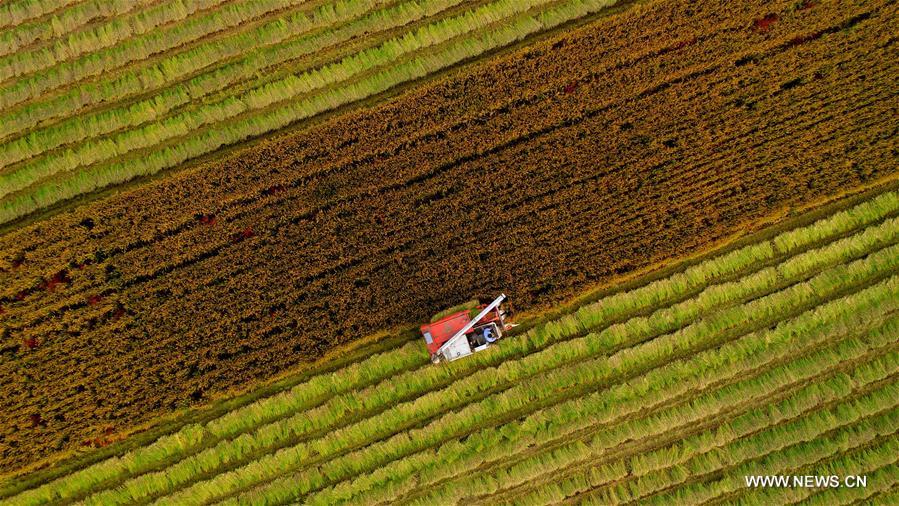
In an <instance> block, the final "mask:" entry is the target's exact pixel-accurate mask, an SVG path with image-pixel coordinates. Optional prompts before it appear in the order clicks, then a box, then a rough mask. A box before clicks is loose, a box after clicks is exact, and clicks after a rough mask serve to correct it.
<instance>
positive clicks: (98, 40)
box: [0, 0, 225, 82]
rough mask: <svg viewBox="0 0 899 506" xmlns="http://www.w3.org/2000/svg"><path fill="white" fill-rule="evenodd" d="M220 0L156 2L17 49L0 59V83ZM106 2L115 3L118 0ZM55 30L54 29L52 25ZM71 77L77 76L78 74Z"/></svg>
mask: <svg viewBox="0 0 899 506" xmlns="http://www.w3.org/2000/svg"><path fill="white" fill-rule="evenodd" d="M223 1H225V0H180V1H177V2H166V3H162V4H157V5H155V6H152V7H150V8H149V9H147V10H143V11H138V12H137V13H134V14H130V15H125V16H122V17H115V18H113V19H111V20H109V21H107V22H105V23H101V24H99V25H95V26H91V27H90V28H89V29H87V30H84V31H77V32H74V33H70V34H68V35H66V36H64V37H61V38H58V39H55V40H54V41H53V42H51V43H50V44H47V45H44V46H42V47H39V48H36V49H33V50H22V51H17V52H15V53H13V54H11V55H9V56H5V57H2V58H0V82H2V81H5V80H7V79H9V78H11V77H16V76H21V75H25V74H33V73H35V72H38V71H41V70H44V69H46V68H48V67H52V66H54V65H56V64H58V63H61V62H64V61H66V60H70V59H72V58H76V57H78V56H81V55H83V54H85V53H92V52H96V51H98V50H100V49H103V48H106V47H109V46H112V45H114V44H117V43H121V42H123V41H126V40H128V39H130V38H134V37H136V36H139V35H142V34H144V33H146V32H149V31H151V30H153V29H155V28H156V27H159V26H162V25H165V24H169V23H176V22H179V21H182V20H184V19H185V18H187V17H189V16H192V15H193V14H194V13H196V12H198V11H201V10H206V9H210V8H212V7H215V6H217V5H218V4H220V3H222V2H223ZM109 3H110V5H115V4H118V3H119V2H109ZM103 10H104V11H107V12H110V11H111V12H115V11H116V10H117V9H116V8H115V7H111V8H108V9H103ZM111 12H110V13H111ZM69 19H70V18H67V17H64V18H62V19H61V20H60V19H58V18H57V20H56V23H57V24H58V27H59V28H58V29H59V30H65V27H67V26H71V24H73V22H72V21H69ZM51 24H52V23H51ZM54 29H57V28H56V27H55V26H54ZM73 77H74V78H75V79H77V78H78V77H77V74H75V75H74V76H73ZM71 78H72V77H70V78H69V79H71Z"/></svg>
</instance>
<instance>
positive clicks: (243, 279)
mask: <svg viewBox="0 0 899 506" xmlns="http://www.w3.org/2000/svg"><path fill="white" fill-rule="evenodd" d="M793 5H794V4H793V3H792V2H761V1H759V2H753V3H737V4H734V3H732V2H690V1H687V0H674V1H670V2H657V3H650V4H648V5H647V6H646V8H645V9H642V10H641V11H640V12H639V13H633V12H625V13H623V14H621V15H619V16H615V17H611V18H606V19H602V20H599V21H597V22H595V23H593V24H592V25H590V26H587V27H584V28H582V29H579V30H577V31H574V32H572V33H571V34H568V35H565V36H558V37H555V38H554V39H550V40H547V41H545V42H541V43H539V44H536V45H534V46H532V47H529V48H526V49H523V50H520V51H518V52H516V53H513V54H511V55H509V56H503V57H500V58H497V59H496V60H495V61H492V62H490V63H485V64H482V65H479V66H477V67H475V68H474V70H472V71H471V72H468V73H463V74H459V75H456V76H455V77H452V78H447V79H445V80H442V81H439V82H436V83H433V84H429V85H426V86H423V87H422V88H420V89H417V90H415V91H410V92H408V93H406V94H405V95H403V96H401V97H398V98H396V99H394V100H392V101H390V102H389V103H386V104H384V105H381V106H379V107H376V108H373V109H371V110H367V111H362V112H357V113H348V114H346V115H344V116H342V117H338V118H335V119H332V120H329V121H327V122H324V123H323V124H321V125H319V126H316V127H313V128H310V129H309V130H308V131H305V132H303V133H299V134H296V135H293V136H291V137H286V138H284V139H280V140H277V141H272V142H268V143H265V144H262V145H260V146H257V147H255V148H253V149H250V150H248V151H246V152H244V153H242V154H240V155H239V156H238V157H236V158H234V159H232V160H227V161H223V162H217V163H209V164H207V165H204V166H201V167H199V168H196V169H191V170H187V171H184V172H182V173H179V174H176V175H172V176H170V177H169V178H165V179H162V180H159V181H156V182H154V183H152V184H148V185H146V186H145V187H143V188H141V189H139V190H135V191H132V192H128V193H127V194H120V195H113V196H109V197H107V198H105V199H104V200H101V201H98V202H96V203H93V204H90V205H86V206H83V207H82V208H79V209H76V210H74V211H73V212H72V213H69V214H61V215H58V216H56V217H54V218H52V219H49V220H47V221H44V222H39V223H36V224H33V225H30V226H28V227H25V228H23V229H21V230H17V231H15V232H11V233H9V234H7V235H5V236H4V237H2V238H0V259H2V261H3V262H4V264H6V265H9V263H10V261H11V259H12V258H14V257H16V255H19V254H20V253H21V252H22V251H27V256H28V262H26V263H25V264H23V265H22V267H21V268H19V269H15V270H12V269H6V270H5V271H4V272H2V273H0V286H2V287H3V288H0V302H2V303H3V304H4V308H6V310H7V314H5V315H4V320H3V324H4V325H5V328H6V329H7V333H6V334H4V335H5V336H7V337H5V338H4V341H9V342H10V343H16V344H17V343H19V342H21V340H23V339H29V338H33V337H36V336H41V339H42V341H41V343H42V345H41V346H40V347H38V348H36V349H34V350H32V352H31V353H20V354H18V356H16V357H15V360H6V361H3V362H0V382H2V383H3V384H4V385H7V386H6V387H5V391H4V393H5V394H6V395H5V396H4V397H3V401H2V405H0V408H2V409H0V426H2V427H3V431H4V432H3V433H2V434H0V437H2V438H3V439H4V442H6V443H14V444H5V445H3V444H0V448H3V450H2V452H3V453H2V460H0V462H2V464H0V465H4V466H6V465H15V464H21V463H24V462H27V461H30V460H34V459H35V458H38V457H40V456H42V455H46V453H47V452H49V451H50V450H51V449H52V448H53V446H54V441H55V440H56V438H58V437H59V436H60V434H68V435H72V436H73V437H72V439H73V440H79V439H82V438H84V437H87V436H90V437H91V438H93V437H94V434H91V430H94V431H97V430H98V429H94V428H93V427H95V426H103V425H105V424H107V423H109V422H112V421H114V423H115V424H116V425H117V426H130V425H132V424H135V423H139V422H143V421H146V420H148V419H151V418H152V417H154V416H156V415H158V414H161V413H165V412H167V411H169V410H171V409H172V408H175V407H179V406H184V405H186V404H189V403H191V402H193V401H192V399H197V400H199V399H201V398H204V397H208V396H210V395H213V394H215V393H217V392H222V391H224V390H227V389H228V388H232V387H236V386H246V385H247V384H248V383H250V382H252V381H256V380H258V379H259V378H261V377H266V376H268V375H272V374H276V373H278V372H280V371H283V370H284V369H286V368H289V367H291V366H294V365H296V364H297V363H299V362H302V361H304V360H307V359H308V358H309V357H315V356H318V355H319V354H320V353H322V351H323V350H325V349H327V348H328V347H330V346H333V345H335V344H339V343H342V342H346V341H348V340H350V339H353V338H356V337H358V336H361V335H364V334H367V333H369V332H372V331H374V330H377V329H380V328H384V327H386V326H391V325H396V324H398V323H401V322H405V323H414V322H416V321H419V320H424V319H425V318H427V317H428V316H429V315H430V314H432V313H433V312H435V311H437V310H439V309H442V308H443V307H444V306H448V305H451V304H452V303H455V302H459V301H462V300H467V299H470V298H471V297H473V296H481V297H488V296H490V295H493V294H495V293H496V292H498V291H501V290H502V291H505V292H506V293H507V294H509V295H510V297H511V298H512V300H513V301H514V302H515V304H516V306H517V307H519V308H530V307H533V306H535V305H538V304H549V303H552V302H555V301H558V300H560V299H562V298H565V297H568V296H570V295H571V294H573V293H575V292H577V291H579V290H581V289H583V288H584V287H586V286H589V285H592V284H595V283H598V282H604V281H608V280H610V279H612V278H614V277H615V276H618V275H620V274H623V273H627V272H630V271H633V270H634V269H639V268H642V267H645V266H647V265H651V264H653V263H655V262H659V261H662V260H665V259H669V258H672V257H676V256H680V255H683V254H684V253H686V252H692V251H696V250H698V249H701V248H704V247H707V246H708V245H709V244H711V243H714V242H716V241H720V240H722V239H724V238H726V237H729V236H731V235H732V234H734V233H737V232H740V231H742V230H745V229H746V228H747V227H751V226H753V224H754V223H756V222H757V221H758V220H761V219H763V218H765V217H767V216H769V215H770V214H771V213H772V212H774V211H776V210H780V209H783V208H787V207H791V206H798V205H802V204H803V203H805V202H808V200H809V199H816V198H823V197H826V196H829V195H833V194H835V193H838V192H840V191H844V190H846V189H849V188H852V187H855V186H859V185H863V184H866V183H870V182H872V181H873V180H876V179H879V178H881V177H883V176H886V175H889V174H892V169H891V167H893V165H894V163H893V157H894V155H893V153H892V149H893V147H894V142H893V141H892V140H891V139H892V138H894V134H895V125H894V123H895V121H894V120H893V116H892V115H891V114H890V113H891V112H892V106H891V103H890V101H891V100H892V97H893V95H892V91H891V90H892V88H891V84H890V83H892V80H893V76H895V72H896V67H895V65H896V64H895V63H894V61H893V59H891V58H889V57H888V55H889V53H890V51H891V50H892V49H891V46H890V42H889V41H891V40H892V39H891V37H892V33H891V32H892V30H891V26H890V22H889V21H890V20H891V19H893V18H894V17H895V10H896V7H895V6H893V5H890V4H889V3H887V2H873V3H871V4H868V5H860V6H854V7H846V6H830V5H821V6H819V7H818V8H816V9H814V10H805V11H798V10H795V9H793ZM772 11H775V12H778V13H780V14H778V19H779V21H778V23H779V25H778V30H776V31H773V30H772V31H771V32H770V35H769V36H767V37H757V36H754V35H753V31H752V30H753V28H752V27H753V20H756V19H760V18H763V17H764V15H765V14H766V13H769V12H772ZM863 11H871V12H872V15H871V16H870V17H868V18H866V19H865V18H858V19H859V20H858V23H862V24H863V26H862V29H859V30H848V31H835V28H834V27H840V26H843V25H845V24H846V23H847V20H851V19H855V18H853V16H856V17H857V16H858V14H859V13H861V12H863ZM825 30H830V31H829V32H828V33H833V36H828V37H822V38H820V39H817V40H813V41H809V42H808V43H805V44H802V45H800V46H796V47H793V46H791V45H790V44H789V43H788V42H789V41H790V40H791V39H793V38H795V37H797V36H801V34H803V33H817V32H819V31H825ZM684 40H686V41H691V40H695V41H696V42H693V43H690V44H685V45H680V44H681V43H680V42H679V41H684ZM741 62H743V63H741ZM748 62H751V63H752V64H746V63H748ZM861 76H864V79H861ZM791 82H792V83H794V84H793V85H790V86H781V84H782V83H791ZM572 83H577V88H576V90H571V91H572V92H570V93H569V92H562V93H560V90H562V91H565V89H566V87H568V86H570V85H571V84H572ZM238 172H239V173H240V177H234V175H235V173H238ZM273 189H276V190H274V191H272V190H273ZM211 209H214V210H215V217H214V218H212V219H210V220H209V221H210V222H209V223H203V220H202V218H201V217H202V216H205V215H207V214H206V213H209V210H211ZM86 216H90V217H92V218H91V220H92V221H91V227H90V228H89V229H88V228H87V227H85V226H81V225H79V223H80V222H81V220H83V219H84V217H86ZM213 220H218V222H219V223H220V224H222V225H227V226H218V227H209V226H198V222H199V223H200V224H207V225H208V224H211V222H212V221H213ZM250 237H253V238H254V239H253V240H248V239H249V238H250ZM89 260H90V261H91V263H87V262H88V261H89ZM77 264H85V265H86V267H85V268H84V269H83V270H72V272H71V273H69V278H70V279H69V280H68V281H67V282H66V283H65V284H66V287H65V288H66V289H65V290H61V289H57V290H54V291H39V290H35V289H34V287H35V284H36V281H35V280H36V279H42V278H45V277H47V276H50V277H52V275H53V273H56V272H59V271H60V270H61V269H63V268H65V267H66V266H70V265H77ZM99 293H103V294H106V295H105V297H106V299H107V300H108V301H109V303H105V304H98V305H96V306H92V305H90V304H85V303H84V301H85V300H86V298H87V297H89V296H90V295H91V294H99ZM19 294H22V297H21V298H18V295H19ZM111 307H115V309H113V310H111V309H110V308H111ZM43 339H46V340H45V341H44V340H43ZM6 344H7V343H6V342H2V343H0V348H2V347H3V345H6ZM23 370H27V371H29V374H30V375H31V377H33V378H34V380H33V381H30V380H29V381H25V380H23V379H22V378H23V374H22V371H23ZM188 371H190V373H188ZM73 385H85V386H84V387H81V389H80V390H79V389H78V388H77V387H73ZM38 396H40V398H41V399H44V400H46V407H42V411H43V412H44V413H46V414H47V416H48V419H49V420H50V421H49V422H48V423H49V426H48V430H44V431H35V430H31V429H30V428H29V427H27V425H28V424H27V423H25V422H26V421H27V416H28V414H29V413H31V412H33V411H34V405H35V399H36V398H37V397H38ZM192 396H193V397H192ZM57 413H66V414H67V416H66V417H65V419H64V421H56V419H55V418H51V415H54V414H57ZM75 434H86V436H79V437H78V438H77V439H76V438H75V437H74V435H75Z"/></svg>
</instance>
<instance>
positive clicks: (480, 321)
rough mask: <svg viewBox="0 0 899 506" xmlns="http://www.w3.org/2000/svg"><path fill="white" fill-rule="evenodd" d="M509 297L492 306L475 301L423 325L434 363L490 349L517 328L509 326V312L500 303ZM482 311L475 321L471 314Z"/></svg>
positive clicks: (423, 333) (501, 296)
mask: <svg viewBox="0 0 899 506" xmlns="http://www.w3.org/2000/svg"><path fill="white" fill-rule="evenodd" d="M505 299H506V294H504V293H503V294H500V295H499V297H497V298H496V299H494V300H493V302H491V303H490V304H487V305H483V304H479V303H478V302H477V301H473V302H471V303H469V304H467V305H465V306H462V307H460V308H459V310H458V311H456V310H454V309H451V310H450V311H451V312H450V314H448V315H445V316H444V315H443V314H442V313H438V314H437V315H435V316H434V318H432V319H431V323H429V324H426V325H422V326H421V334H422V336H423V337H424V339H425V343H426V344H427V345H428V351H430V352H431V361H432V362H434V363H435V364H436V363H438V362H441V361H444V360H445V361H452V360H456V359H458V358H462V357H465V356H468V355H471V354H472V353H474V352H476V351H481V350H484V349H487V347H488V346H490V344H491V343H494V342H496V341H497V340H499V339H501V338H502V337H503V332H505V331H507V330H509V329H511V328H512V327H514V326H515V325H513V324H511V323H506V312H505V311H504V310H503V309H502V306H501V304H502V303H503V301H504V300H505ZM475 311H479V312H478V313H477V315H475V317H474V318H472V317H471V315H472V313H474V312H475Z"/></svg>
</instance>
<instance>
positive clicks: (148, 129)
mask: <svg viewBox="0 0 899 506" xmlns="http://www.w3.org/2000/svg"><path fill="white" fill-rule="evenodd" d="M549 1H551V0H524V1H518V2H511V1H509V0H499V1H498V2H494V3H492V4H487V5H484V6H482V7H480V8H478V9H476V10H472V11H468V12H466V13H464V14H462V15H460V16H457V17H455V18H451V19H449V20H444V21H442V22H438V23H436V24H431V25H428V26H425V27H422V28H421V29H419V30H417V31H415V32H413V33H407V34H406V35H404V36H402V37H397V38H394V39H391V40H389V41H387V42H385V43H384V44H381V45H380V46H378V47H375V48H371V49H367V50H364V51H362V52H360V53H357V54H354V55H352V56H349V57H347V58H344V59H343V60H341V61H340V62H337V63H333V64H331V65H327V66H325V67H323V68H319V69H315V70H312V71H309V72H304V73H303V74H301V75H289V76H287V77H285V78H283V79H281V80H278V81H275V82H271V83H267V84H265V85H263V86H260V87H257V88H254V89H252V90H250V91H248V92H246V93H243V94H240V95H237V96H229V97H226V98H225V99H223V100H220V101H218V102H213V103H209V104H204V105H202V106H199V107H197V108H196V109H191V110H188V111H185V112H182V113H180V114H178V115H176V116H173V117H170V118H167V119H165V120H162V121H159V122H154V123H150V124H148V125H145V126H142V127H140V128H137V129H133V130H128V131H125V132H121V133H118V134H116V135H114V136H112V137H110V138H103V139H97V140H93V141H88V142H86V143H84V144H82V145H80V146H79V147H77V148H74V149H66V150H64V151H62V152H60V153H50V154H48V155H47V156H43V157H40V158H38V159H36V160H34V161H32V162H29V163H28V164H26V165H25V166H24V167H21V168H19V169H18V170H15V171H12V172H8V171H7V172H4V173H2V174H0V197H3V196H5V195H7V194H10V193H13V192H16V191H19V190H21V189H23V188H26V187H27V186H30V185H32V184H34V183H35V182H37V181H41V180H42V179H45V178H48V177H51V176H53V175H55V174H59V173H66V172H70V171H72V170H74V169H76V168H78V167H82V166H89V165H92V164H95V163H98V162H102V161H105V160H109V159H114V158H117V157H120V156H124V155H126V154H128V153H129V152H131V151H134V150H138V149H143V148H148V147H151V146H154V145H158V144H162V143H165V142H166V141H168V140H170V139H172V138H174V137H178V136H183V135H185V134H186V133H187V132H190V131H193V130H197V129H201V128H203V127H206V126H208V125H212V124H217V123H220V122H223V121H227V120H229V119H231V118H233V117H235V116H239V115H242V114H244V113H247V112H250V111H255V110H259V109H264V108H266V107H269V106H271V105H273V104H276V103H279V102H283V101H285V100H290V99H294V98H296V97H300V96H307V95H309V94H313V93H315V92H317V91H319V90H321V89H323V88H327V87H329V86H332V85H334V84H336V83H340V82H344V81H349V82H351V81H352V80H353V78H354V77H355V76H357V75H359V74H363V73H365V72H366V71H369V70H371V69H375V68H379V67H384V66H387V65H389V64H391V63H394V62H397V61H402V60H404V59H405V58H406V57H407V55H409V54H414V53H416V52H418V51H421V50H423V49H425V48H428V47H430V46H434V45H439V44H442V43H444V42H446V41H448V40H451V39H454V38H457V37H460V36H463V35H465V34H467V33H469V32H473V31H477V30H482V29H484V28H485V27H487V26H488V25H491V24H493V23H495V22H498V21H501V20H504V19H506V18H507V17H510V16H514V15H516V14H518V13H520V12H523V11H527V10H528V9H530V8H533V7H537V6H539V5H541V4H544V3H547V2H549Z"/></svg>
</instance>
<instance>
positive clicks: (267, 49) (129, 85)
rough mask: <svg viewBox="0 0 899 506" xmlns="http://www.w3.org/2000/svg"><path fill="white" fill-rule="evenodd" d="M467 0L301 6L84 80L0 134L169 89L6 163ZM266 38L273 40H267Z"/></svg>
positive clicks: (41, 142) (44, 139) (40, 141)
mask: <svg viewBox="0 0 899 506" xmlns="http://www.w3.org/2000/svg"><path fill="white" fill-rule="evenodd" d="M379 1H380V0H379ZM461 1H462V0H430V1H425V0H410V1H408V2H403V3H400V4H398V5H391V6H389V7H385V8H383V9H378V10H374V11H372V12H368V10H369V9H371V8H373V7H374V6H375V5H376V4H377V3H378V2H376V1H375V0H341V1H339V2H337V3H336V4H326V5H323V6H321V7H319V8H317V9H315V10H314V11H311V12H307V11H305V10H301V11H298V12H295V13H292V14H289V15H287V16H285V17H281V18H279V19H277V20H275V21H272V22H271V23H267V24H265V25H262V26H260V27H258V28H255V29H254V30H252V31H250V32H238V33H233V34H230V35H228V36H227V37H225V38H222V39H218V40H216V41H214V42H208V43H204V44H200V45H198V46H196V47H194V48H192V49H190V50H187V51H184V52H180V53H177V54H174V55H171V56H169V57H167V58H165V59H163V60H161V61H159V62H158V63H154V64H152V65H150V66H146V67H142V68H138V69H133V70H131V71H129V72H128V73H125V74H122V75H119V76H115V77H113V78H111V79H110V80H108V81H99V82H87V83H84V84H83V85H81V86H78V87H76V88H73V89H72V90H71V91H70V92H67V93H64V94H62V95H59V96H55V97H52V98H50V99H49V102H38V103H35V104H33V105H29V106H28V107H26V108H25V109H23V110H21V111H18V112H11V113H10V114H9V115H7V116H6V119H7V121H6V122H2V121H0V136H2V135H4V134H7V133H13V132H15V131H20V130H23V129H27V128H31V127H33V126H34V125H36V124H37V123H38V122H39V121H41V120H42V119H47V118H50V117H53V116H55V115H60V114H61V115H68V114H69V113H71V112H74V111H77V110H78V109H81V108H83V107H87V106H90V105H93V104H97V103H101V102H107V103H108V102H115V101H116V100H119V99H122V98H124V97H127V96H128V95H131V94H134V93H138V92H146V91H147V90H148V89H155V88H163V89H162V90H161V91H160V92H159V93H157V94H154V95H152V96H150V97H147V98H145V99H141V100H139V101H136V102H125V103H122V104H121V105H120V106H118V107H113V108H109V109H101V110H99V111H97V112H94V113H87V114H81V115H78V116H76V117H71V118H69V119H66V120H64V121H61V122H59V123H56V124H53V125H50V126H49V127H47V128H41V129H38V130H35V131H32V132H30V133H28V134H27V135H24V136H22V137H19V138H16V139H15V140H12V141H10V142H7V143H4V144H2V145H0V167H2V166H7V165H10V164H12V163H15V162H18V161H21V160H25V159H28V158H31V157H34V156H36V155H39V154H41V153H43V152H45V151H49V150H51V149H55V148H57V147H59V146H61V145H64V144H70V143H73V142H76V141H79V142H80V141H84V140H87V139H90V138H93V137H97V136H100V135H104V134H108V133H111V132H114V131H117V130H121V129H124V128H129V127H134V126H137V125H140V124H143V123H146V122H149V121H153V120H157V119H161V118H163V117H165V116H166V115H167V114H168V113H169V112H170V111H172V110H174V109H177V108H178V107H180V106H183V105H185V104H190V103H192V102H193V101H197V100H199V99H200V98H202V97H205V96H206V95H208V94H209V93H212V92H215V91H219V90H222V89H227V90H229V91H228V93H229V94H232V90H233V91H234V92H236V91H237V90H236V89H235V84H236V83H238V82H241V81H243V80H250V82H257V81H261V80H263V79H267V77H265V76H267V75H268V73H262V72H261V71H262V70H263V69H266V68H269V67H277V65H278V64H279V63H281V62H287V61H291V60H295V59H297V58H300V57H302V56H304V55H309V54H313V53H316V52H321V51H323V50H324V49H325V48H328V47H329V46H333V45H337V44H340V43H342V42H345V41H347V40H349V39H351V38H352V37H354V36H359V35H363V34H365V33H373V32H379V31H382V30H386V29H389V28H393V27H397V26H402V25H404V24H407V23H410V22H413V21H416V20H418V19H421V18H424V17H428V16H431V15H434V14H436V13H438V12H441V11H443V10H445V9H447V8H448V7H451V6H453V5H456V4H458V3H460V2H461ZM363 14H364V15H363ZM263 43H264V44H268V45H260V44H263ZM238 55H239V56H240V58H239V59H237V60H234V59H233V57H235V56H238ZM222 61H227V63H226V64H225V65H222V66H219V67H214V66H213V67H214V68H204V69H203V70H202V72H201V73H200V74H199V75H197V76H195V77H192V78H190V79H188V80H186V81H178V80H179V79H180V78H182V77H184V76H188V75H190V74H191V73H194V72H196V71H197V70H198V69H200V67H202V66H203V65H209V62H222ZM201 62H203V63H201ZM257 76H258V77H257ZM173 83H174V84H173ZM172 84H173V85H172ZM170 85H171V86H170ZM0 118H2V116H0Z"/></svg>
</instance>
